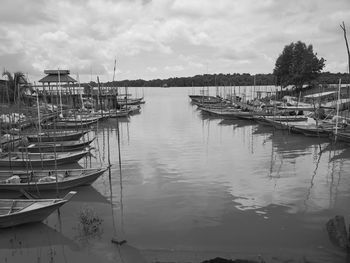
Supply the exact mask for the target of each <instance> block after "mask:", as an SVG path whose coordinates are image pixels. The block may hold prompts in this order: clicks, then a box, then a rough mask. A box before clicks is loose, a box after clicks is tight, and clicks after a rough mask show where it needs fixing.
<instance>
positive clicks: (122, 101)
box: [117, 97, 144, 106]
mask: <svg viewBox="0 0 350 263" xmlns="http://www.w3.org/2000/svg"><path fill="white" fill-rule="evenodd" d="M117 103H118V105H120V106H124V105H139V104H142V103H144V101H143V97H141V98H127V99H125V98H118V99H117Z"/></svg>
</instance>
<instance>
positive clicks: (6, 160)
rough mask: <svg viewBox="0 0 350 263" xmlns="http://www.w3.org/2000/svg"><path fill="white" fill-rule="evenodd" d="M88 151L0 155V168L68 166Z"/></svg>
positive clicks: (8, 153)
mask: <svg viewBox="0 0 350 263" xmlns="http://www.w3.org/2000/svg"><path fill="white" fill-rule="evenodd" d="M88 153H89V151H78V152H62V153H56V154H55V153H27V152H25V153H24V152H7V153H2V154H1V155H0V167H21V168H25V167H42V166H54V165H61V164H69V163H74V162H77V161H79V160H80V159H81V158H83V157H84V156H86V155H87V154H88Z"/></svg>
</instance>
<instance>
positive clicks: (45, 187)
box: [0, 167, 108, 192]
mask: <svg viewBox="0 0 350 263" xmlns="http://www.w3.org/2000/svg"><path fill="white" fill-rule="evenodd" d="M107 169H108V168H107V167H97V168H81V169H62V170H28V171H26V170H19V171H15V170H9V171H0V190H7V191H22V190H24V191H28V192H35V191H52V190H54V191H55V190H65V189H71V188H73V187H78V186H83V185H91V184H92V183H93V182H94V181H96V180H97V179H98V178H99V177H100V176H101V175H102V174H103V173H104V172H105V171H106V170H107Z"/></svg>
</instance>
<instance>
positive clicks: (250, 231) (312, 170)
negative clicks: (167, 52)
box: [0, 88, 350, 263]
mask: <svg viewBox="0 0 350 263" xmlns="http://www.w3.org/2000/svg"><path fill="white" fill-rule="evenodd" d="M131 92H132V93H133V94H134V95H136V94H138V96H141V95H142V94H143V95H144V97H145V100H146V104H144V105H142V112H141V114H138V115H134V116H132V117H131V118H130V119H129V121H126V120H124V121H121V122H120V144H121V149H120V150H121V176H120V172H119V161H118V143H117V141H118V137H117V120H115V119H111V120H106V121H104V122H102V123H100V124H99V125H98V129H97V131H95V132H92V133H91V134H90V136H94V135H97V139H96V140H95V141H94V147H95V150H94V151H93V155H94V156H93V158H92V159H90V160H88V162H89V163H90V164H92V165H96V164H98V163H101V162H102V163H104V164H107V163H108V157H109V156H110V162H111V164H112V165H113V166H112V172H111V182H112V183H111V185H110V183H109V173H108V172H106V173H105V174H104V175H103V176H102V177H101V178H100V179H98V180H97V181H96V182H95V183H94V184H93V185H92V186H91V187H81V188H79V189H77V190H78V194H77V195H76V196H75V197H74V198H73V199H72V200H71V202H69V203H67V204H66V205H64V206H63V207H62V208H61V209H60V210H59V211H58V212H55V213H53V214H52V215H51V216H50V217H49V218H48V219H47V220H46V221H44V222H43V223H40V224H35V225H25V226H21V227H16V228H12V229H6V230H1V231H0V262H100V263H102V262H157V261H158V262H201V261H202V260H204V259H209V258H214V257H216V256H221V257H226V258H232V259H235V258H248V259H255V260H257V259H259V258H263V259H264V260H265V261H266V262H283V261H286V260H290V261H288V262H306V261H303V260H309V261H310V262H345V260H346V256H345V254H343V252H342V251H341V250H339V249H337V248H336V247H334V246H333V245H332V244H331V243H330V241H329V239H328V235H327V232H326V229H325V223H326V222H327V221H328V220H329V219H330V218H331V217H333V216H335V215H338V214H340V215H344V216H345V217H346V219H347V220H349V218H350V217H349V215H350V214H349V211H350V210H349V203H350V177H349V171H350V148H349V146H347V145H345V144H340V143H339V144H336V145H332V144H331V143H330V141H329V140H327V139H317V138H307V137H304V136H301V135H300V136H299V135H292V134H288V133H287V132H282V131H275V130H273V129H272V128H269V127H264V126H261V125H258V124H256V123H255V122H251V121H243V120H232V121H223V120H221V119H212V118H208V117H206V116H202V115H201V113H200V111H198V110H197V109H196V108H197V107H196V106H194V105H191V103H190V99H189V97H188V95H189V94H191V92H193V90H192V88H144V89H136V90H135V91H131ZM211 92H212V93H215V89H212V90H211ZM135 93H136V94H135ZM108 151H110V155H109V154H108ZM84 162H85V161H81V164H83V163H84ZM62 194H63V193H62ZM84 211H85V213H87V212H90V214H93V215H94V216H93V217H94V218H97V219H99V220H100V221H99V222H100V224H96V228H94V229H90V230H88V231H86V229H83V228H82V226H81V224H80V223H79V215H81V214H82V213H83V212H84ZM347 222H348V223H349V221H347ZM113 237H114V238H116V239H117V240H119V241H122V240H126V241H127V243H125V244H123V245H122V246H117V245H115V244H113V243H111V239H112V238H113Z"/></svg>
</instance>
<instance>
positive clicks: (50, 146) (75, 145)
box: [18, 138, 95, 153]
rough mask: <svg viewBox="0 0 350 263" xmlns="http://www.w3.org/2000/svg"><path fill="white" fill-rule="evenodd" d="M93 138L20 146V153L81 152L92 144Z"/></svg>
mask: <svg viewBox="0 0 350 263" xmlns="http://www.w3.org/2000/svg"><path fill="white" fill-rule="evenodd" d="M94 139H95V138H93V139H92V140H88V141H58V142H56V143H54V142H34V143H30V144H28V145H27V146H20V147H18V150H19V151H21V152H30V153H40V152H69V151H82V150H84V149H85V148H86V147H88V146H89V145H90V143H92V142H93V140H94Z"/></svg>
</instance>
